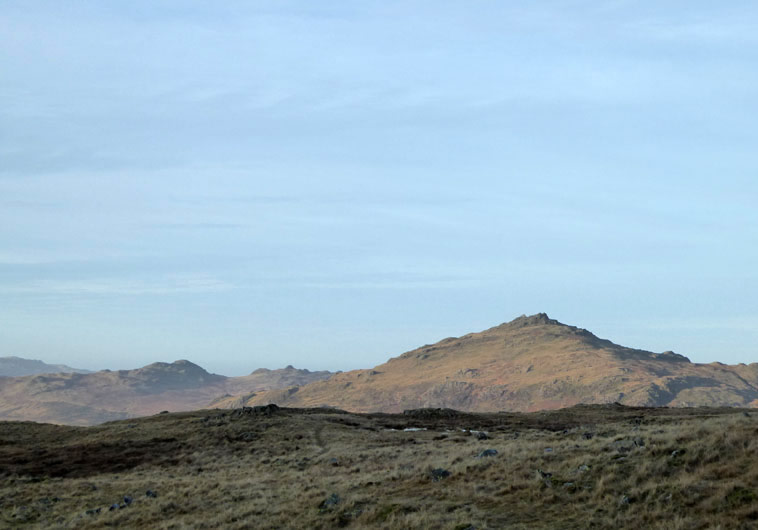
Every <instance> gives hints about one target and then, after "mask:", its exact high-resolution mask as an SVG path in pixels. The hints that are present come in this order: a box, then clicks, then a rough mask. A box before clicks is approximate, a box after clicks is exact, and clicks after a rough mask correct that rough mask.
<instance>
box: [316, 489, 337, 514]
mask: <svg viewBox="0 0 758 530" xmlns="http://www.w3.org/2000/svg"><path fill="white" fill-rule="evenodd" d="M341 501H342V499H340V496H339V495H337V494H336V493H332V494H331V495H329V496H328V497H327V498H326V499H325V500H324V501H322V502H321V504H319V505H318V508H319V511H320V512H322V513H323V512H325V511H327V510H330V509H332V508H334V507H335V506H337V505H338V504H339V503H340V502H341Z"/></svg>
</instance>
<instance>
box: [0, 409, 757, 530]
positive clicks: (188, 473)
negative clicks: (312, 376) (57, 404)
mask: <svg viewBox="0 0 758 530" xmlns="http://www.w3.org/2000/svg"><path fill="white" fill-rule="evenodd" d="M756 449H758V414H756V413H755V412H754V411H750V410H741V409H704V408H690V409H667V408H659V409H644V408H630V407H623V406H619V405H607V406H601V405H593V406H577V407H572V408H569V409H563V410H557V411H550V412H539V413H530V414H518V413H499V414H468V413H460V412H456V411H452V410H447V409H422V410H415V411H407V412H406V413H405V414H395V415H391V414H349V413H345V412H342V411H338V410H330V409H280V408H278V407H276V406H269V407H259V408H245V409H236V410H203V411H197V412H189V413H177V414H159V415H156V416H152V417H148V418H143V419H139V420H125V421H118V422H112V423H108V424H104V425H100V426H96V427H63V426H55V425H48V424H35V423H24V422H6V423H2V424H0V526H3V527H15V526H29V527H37V528H49V527H53V528H54V527H61V528H100V527H105V526H119V527H137V528H140V527H142V528H333V527H352V528H362V527H371V528H373V527H377V528H457V529H467V528H479V529H484V528H506V527H507V528H577V527H590V528H591V527H595V528H619V527H621V528H628V527H636V528H682V529H684V528H755V527H756V526H758V465H756V464H755V462H756Z"/></svg>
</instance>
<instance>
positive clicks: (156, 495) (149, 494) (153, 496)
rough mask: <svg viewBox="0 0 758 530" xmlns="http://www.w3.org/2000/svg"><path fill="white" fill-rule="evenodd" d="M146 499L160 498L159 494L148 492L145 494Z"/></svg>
mask: <svg viewBox="0 0 758 530" xmlns="http://www.w3.org/2000/svg"><path fill="white" fill-rule="evenodd" d="M145 497H150V498H151V499H155V498H156V497H158V494H157V493H155V492H154V491H153V490H147V491H146V492H145Z"/></svg>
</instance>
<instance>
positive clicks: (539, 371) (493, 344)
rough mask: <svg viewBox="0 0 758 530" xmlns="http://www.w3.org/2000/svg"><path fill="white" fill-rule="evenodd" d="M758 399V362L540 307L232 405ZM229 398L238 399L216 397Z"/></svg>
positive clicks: (549, 404) (493, 406)
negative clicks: (559, 317)
mask: <svg viewBox="0 0 758 530" xmlns="http://www.w3.org/2000/svg"><path fill="white" fill-rule="evenodd" d="M611 402H619V403H622V404H625V405H638V406H699V405H711V406H743V407H745V406H747V407H756V406H758V364H756V363H753V364H750V365H744V364H740V365H736V366H729V365H725V364H721V363H711V364H696V363H692V362H690V360H689V359H687V358H686V357H684V356H682V355H679V354H676V353H673V352H664V353H652V352H648V351H643V350H637V349H632V348H626V347H623V346H619V345H616V344H614V343H612V342H610V341H608V340H604V339H600V338H598V337H596V336H595V335H593V334H592V333H590V332H589V331H587V330H585V329H581V328H577V327H574V326H567V325H565V324H561V323H560V322H558V321H556V320H552V319H550V318H549V317H548V316H547V315H546V314H544V313H540V314H537V315H532V316H521V317H519V318H517V319H515V320H513V321H511V322H508V323H505V324H502V325H499V326H496V327H494V328H491V329H488V330H486V331H482V332H481V333H470V334H468V335H464V336H462V337H459V338H447V339H444V340H442V341H440V342H438V343H436V344H433V345H427V346H422V347H421V348H418V349H416V350H413V351H410V352H407V353H404V354H402V355H400V356H399V357H395V358H392V359H390V360H389V361H388V362H386V363H385V364H382V365H379V366H376V367H375V368H373V369H368V370H353V371H350V372H343V373H339V374H335V375H334V376H332V377H331V378H329V379H328V380H326V381H320V382H315V383H311V384H308V385H305V386H298V387H292V388H288V389H282V390H273V391H268V392H259V393H255V394H254V395H251V396H249V397H247V398H246V399H244V400H242V401H240V400H239V399H237V400H236V401H235V402H234V405H236V406H239V405H240V404H244V405H263V404H267V403H276V404H278V405H280V406H288V407H314V406H330V407H337V408H340V409H345V410H349V411H353V412H399V411H402V410H405V409H415V408H422V407H447V408H454V409H458V410H464V411H499V410H507V411H536V410H541V409H556V408H561V407H568V406H572V405H575V404H579V403H588V404H592V403H611ZM225 404H226V405H231V401H229V400H228V401H227V402H223V401H222V402H217V405H225Z"/></svg>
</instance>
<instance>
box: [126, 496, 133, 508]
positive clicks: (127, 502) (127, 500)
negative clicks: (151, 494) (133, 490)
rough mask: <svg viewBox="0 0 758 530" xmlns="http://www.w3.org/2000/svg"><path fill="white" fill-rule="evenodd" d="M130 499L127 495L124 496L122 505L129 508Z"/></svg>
mask: <svg viewBox="0 0 758 530" xmlns="http://www.w3.org/2000/svg"><path fill="white" fill-rule="evenodd" d="M132 500H133V499H132V498H131V497H130V496H129V495H124V505H125V506H129V505H130V504H131V503H132Z"/></svg>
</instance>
